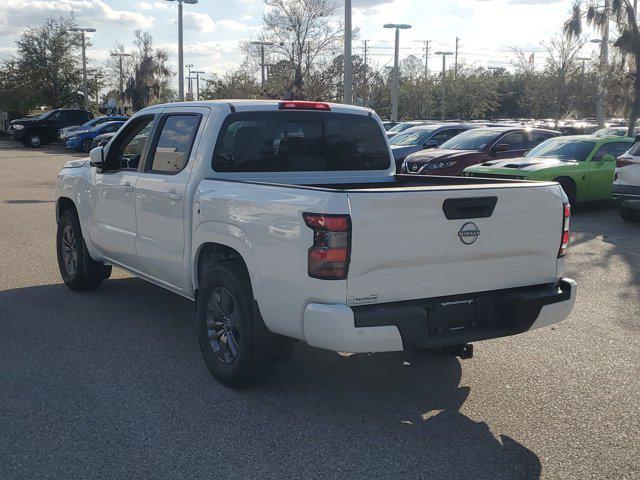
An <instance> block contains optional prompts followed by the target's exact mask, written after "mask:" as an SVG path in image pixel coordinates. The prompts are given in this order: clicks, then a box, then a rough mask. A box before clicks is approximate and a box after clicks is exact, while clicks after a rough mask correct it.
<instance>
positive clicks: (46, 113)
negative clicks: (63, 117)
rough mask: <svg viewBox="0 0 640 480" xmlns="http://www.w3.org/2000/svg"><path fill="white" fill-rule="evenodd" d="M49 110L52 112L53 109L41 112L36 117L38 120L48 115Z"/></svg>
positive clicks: (49, 113)
mask: <svg viewBox="0 0 640 480" xmlns="http://www.w3.org/2000/svg"><path fill="white" fill-rule="evenodd" d="M51 112H53V110H49V111H48V112H44V113H41V114H40V115H38V116H37V117H36V118H37V119H38V120H42V119H43V118H47V117H48V116H49V115H51Z"/></svg>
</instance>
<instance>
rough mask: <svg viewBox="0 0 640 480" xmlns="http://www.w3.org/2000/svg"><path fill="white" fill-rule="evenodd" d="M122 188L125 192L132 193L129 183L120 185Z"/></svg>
mask: <svg viewBox="0 0 640 480" xmlns="http://www.w3.org/2000/svg"><path fill="white" fill-rule="evenodd" d="M122 188H123V189H124V191H125V192H133V186H132V185H131V183H129V182H125V183H123V184H122Z"/></svg>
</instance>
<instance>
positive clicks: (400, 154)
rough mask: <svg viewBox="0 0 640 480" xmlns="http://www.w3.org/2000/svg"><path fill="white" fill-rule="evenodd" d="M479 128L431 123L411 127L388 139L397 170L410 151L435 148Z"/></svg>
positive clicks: (467, 125)
mask: <svg viewBox="0 0 640 480" xmlns="http://www.w3.org/2000/svg"><path fill="white" fill-rule="evenodd" d="M472 128H480V125H473V124H444V125H439V124H433V125H421V126H418V127H411V128H408V129H407V130H405V131H404V132H402V133H400V134H398V135H396V136H394V137H393V138H391V139H390V140H389V143H390V144H391V152H392V153H393V158H394V160H395V162H396V167H397V170H398V172H400V171H401V169H402V162H403V160H404V159H405V158H406V157H407V156H408V155H411V154H412V153H415V152H419V151H420V150H425V149H428V148H435V147H439V146H440V145H442V144H443V143H444V142H446V141H447V140H449V139H451V138H453V137H455V136H456V135H458V134H460V133H462V132H465V131H467V130H471V129H472Z"/></svg>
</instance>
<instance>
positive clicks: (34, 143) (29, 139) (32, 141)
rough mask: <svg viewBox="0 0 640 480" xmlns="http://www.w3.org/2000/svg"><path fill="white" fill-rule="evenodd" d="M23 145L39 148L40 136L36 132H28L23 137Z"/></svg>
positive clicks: (40, 144) (40, 143)
mask: <svg viewBox="0 0 640 480" xmlns="http://www.w3.org/2000/svg"><path fill="white" fill-rule="evenodd" d="M24 145H25V146H26V147H31V148H40V147H41V146H42V137H41V136H40V135H39V134H37V133H31V134H28V135H27V136H26V137H25V139H24Z"/></svg>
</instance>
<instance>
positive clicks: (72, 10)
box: [0, 0, 154, 35]
mask: <svg viewBox="0 0 640 480" xmlns="http://www.w3.org/2000/svg"><path fill="white" fill-rule="evenodd" d="M3 3H4V4H3V7H2V9H0V35H15V34H17V33H19V32H20V31H22V29H23V28H25V27H29V26H33V25H39V24H41V23H42V22H44V20H46V19H47V18H57V17H68V16H71V15H73V16H74V17H75V18H76V19H77V21H78V23H81V24H83V25H86V26H94V27H96V28H100V27H105V26H108V27H112V28H113V27H115V28H126V29H132V28H150V27H151V26H152V25H153V22H154V18H153V17H150V16H148V15H143V14H142V13H140V12H133V11H129V10H115V9H114V8H112V7H110V6H109V5H108V4H107V3H106V2H104V1H102V0H5V1H4V2H3Z"/></svg>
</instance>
